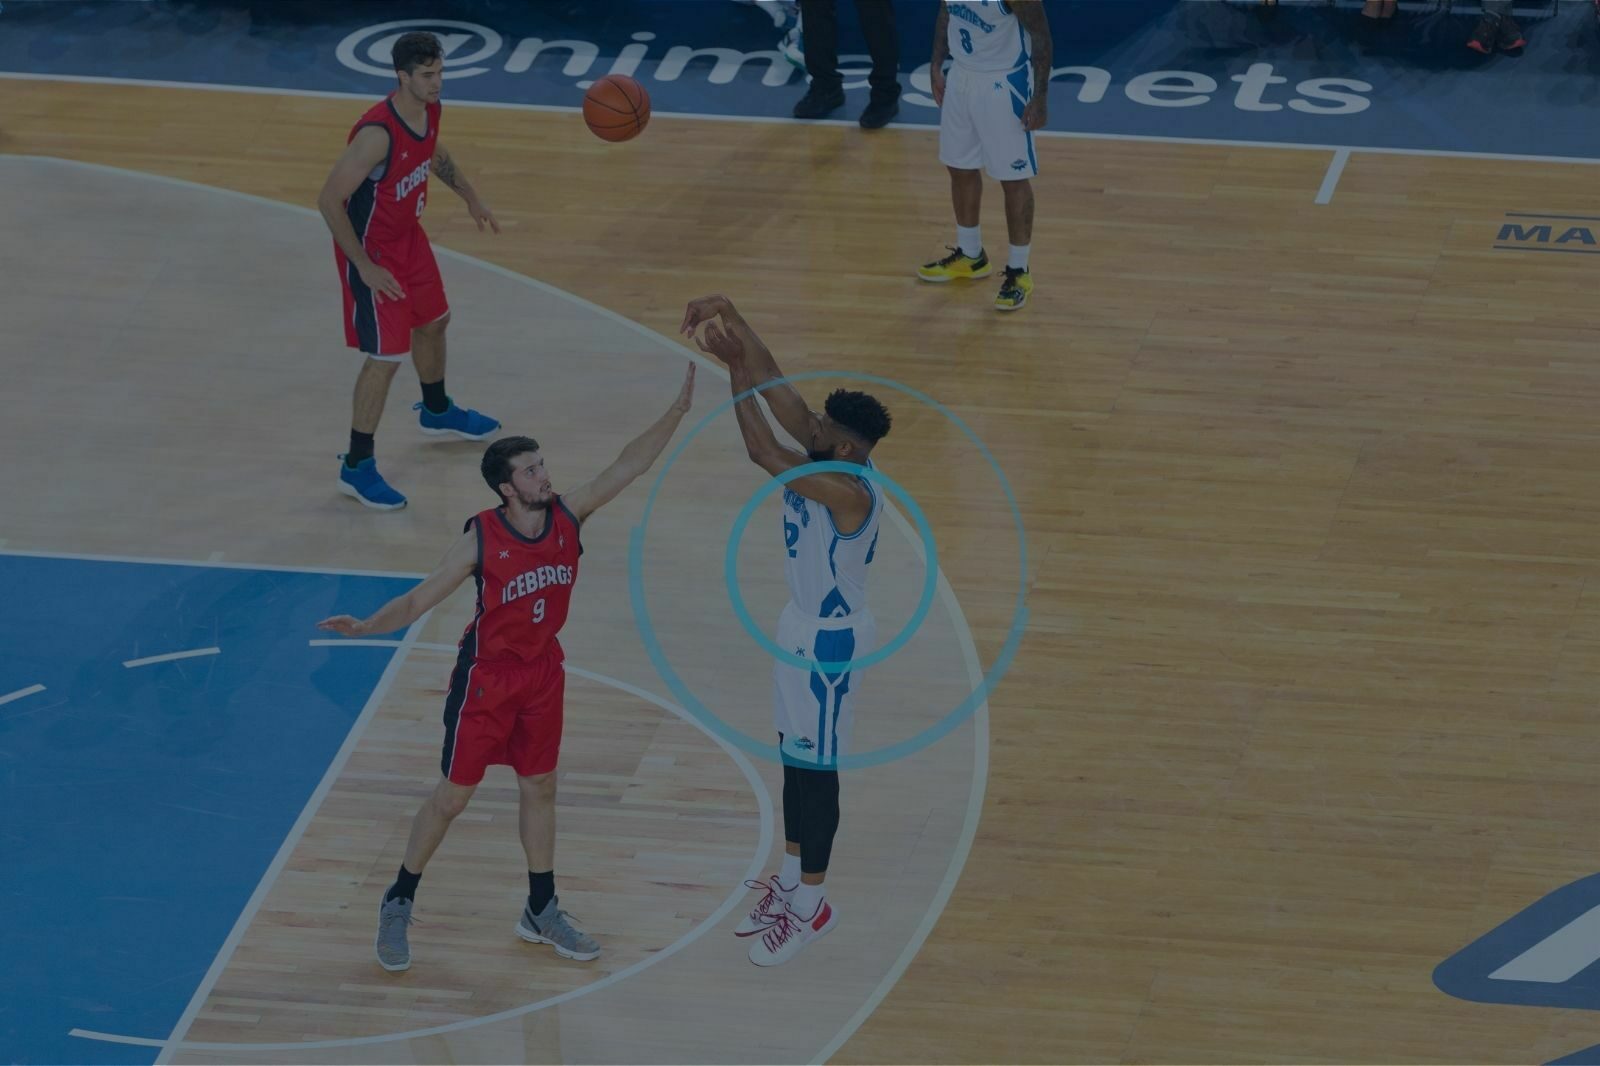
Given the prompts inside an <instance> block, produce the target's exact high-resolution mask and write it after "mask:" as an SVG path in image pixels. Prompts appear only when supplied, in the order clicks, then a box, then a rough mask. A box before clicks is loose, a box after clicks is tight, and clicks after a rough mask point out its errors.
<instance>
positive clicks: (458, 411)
mask: <svg viewBox="0 0 1600 1066" xmlns="http://www.w3.org/2000/svg"><path fill="white" fill-rule="evenodd" d="M449 325H450V312H448V311H446V312H445V313H444V314H443V315H442V316H441V317H439V318H438V319H435V320H434V321H432V322H429V323H428V324H427V325H425V326H418V327H417V328H416V329H414V330H412V331H411V363H412V365H413V366H415V367H416V368H417V380H418V381H419V382H421V383H422V402H421V403H419V404H416V405H415V410H418V411H420V412H421V415H420V420H421V423H422V432H424V433H426V434H428V435H429V436H434V437H443V436H451V437H459V438H460V439H462V440H486V439H488V438H489V437H490V436H491V435H493V434H494V432H495V431H496V430H498V429H499V428H500V423H499V422H497V421H495V420H494V419H492V418H490V417H488V416H487V415H484V414H480V413H479V412H477V411H471V410H468V409H466V408H462V407H457V406H456V405H455V404H454V403H453V402H452V401H451V399H450V397H449V395H448V394H446V392H445V391H444V367H445V339H444V338H445V330H446V329H447V328H448V327H449Z"/></svg>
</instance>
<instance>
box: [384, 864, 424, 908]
mask: <svg viewBox="0 0 1600 1066" xmlns="http://www.w3.org/2000/svg"><path fill="white" fill-rule="evenodd" d="M420 880H422V875H421V874H414V873H412V872H411V871H410V870H408V869H406V867H405V864H404V863H401V864H400V872H399V873H398V874H397V875H395V879H394V884H392V885H390V886H389V891H388V893H387V894H386V895H385V896H384V897H383V901H384V902H385V903H387V902H389V901H390V900H391V899H416V898H417V882H418V881H420Z"/></svg>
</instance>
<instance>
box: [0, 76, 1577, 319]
mask: <svg viewBox="0 0 1600 1066" xmlns="http://www.w3.org/2000/svg"><path fill="white" fill-rule="evenodd" d="M0 79H9V80H12V81H53V82H84V83H87V84H91V85H138V86H144V87H146V88H152V89H189V90H194V91H200V92H226V93H250V94H254V95H265V96H309V97H321V98H328V99H334V100H365V101H367V102H369V103H370V102H371V101H373V100H376V99H378V98H379V97H380V96H381V95H382V93H381V91H380V90H378V89H377V88H374V90H373V91H372V92H370V93H337V92H323V91H319V90H316V89H271V88H263V87H262V86H259V85H217V84H209V83H202V82H187V81H155V80H146V79H143V78H99V77H92V76H90V75H86V74H82V75H80V74H22V73H18V72H15V71H0ZM445 102H446V103H447V104H449V105H450V106H451V107H481V108H487V109H489V110H494V111H544V112H563V113H568V114H579V113H581V112H582V110H583V109H582V108H581V107H577V106H573V107H567V106H558V105H555V104H512V103H502V102H499V101H495V100H456V99H447V100H446V101H445ZM650 117H651V118H652V119H656V118H682V119H694V120H696V121H700V122H752V123H756V124H759V125H768V126H780V125H781V126H843V127H851V126H856V125H858V123H857V122H856V121H854V120H853V119H808V120H800V119H795V118H786V117H783V116H767V115H716V114H710V113H707V112H700V111H652V112H650ZM885 128H887V129H894V130H920V131H922V132H924V133H937V132H938V131H939V127H938V125H937V124H935V123H931V122H929V123H923V122H891V123H889V125H888V126H887V127H885ZM1033 135H1034V137H1036V138H1037V137H1047V138H1062V139H1066V140H1084V141H1139V142H1145V143H1149V144H1204V145H1213V146H1217V147H1222V148H1285V149H1295V150H1298V151H1308V152H1337V151H1339V150H1341V149H1343V150H1345V151H1349V152H1361V153H1364V154H1367V155H1406V156H1412V155H1415V156H1440V157H1444V158H1449V159H1495V160H1500V161H1503V162H1514V163H1577V164H1581V165H1584V166H1600V158H1590V157H1586V156H1568V155H1517V154H1514V153H1508V152H1460V151H1451V150H1448V149H1443V148H1379V147H1376V146H1373V145H1361V144H1304V143H1301V142H1299V141H1267V140H1238V139H1232V138H1226V137H1164V136H1153V135H1147V134H1140V133H1085V132H1079V131H1076V130H1035V131H1034V134H1033ZM869 136H871V135H870V134H869ZM14 158H17V159H38V158H54V157H50V156H16V157H14ZM63 162H77V161H76V160H63ZM84 165H85V166H93V165H97V164H84ZM108 169H113V170H114V169H116V168H114V167H112V168H108ZM127 173H137V172H135V171H128V172H127ZM147 176H149V177H162V176H161V175H147ZM164 180H168V181H181V179H178V178H167V179H164ZM200 188H203V189H207V190H209V191H213V192H217V191H223V192H228V193H230V194H232V195H237V196H248V195H249V194H248V193H234V192H233V190H231V189H226V190H219V189H218V187H217V186H214V185H202V186H200ZM251 199H256V197H251ZM270 202H271V203H274V204H276V205H277V206H280V207H291V206H294V205H291V204H285V203H282V202H281V201H276V200H274V201H270ZM312 213H313V214H315V212H312ZM434 251H435V252H437V251H440V249H439V248H438V246H435V247H434ZM475 262H481V261H477V260H475ZM519 276H521V275H519ZM529 280H532V279H529ZM567 295H570V294H567ZM572 299H575V300H579V302H581V303H584V304H588V301H587V300H582V299H581V298H580V297H572ZM590 306H593V305H590Z"/></svg>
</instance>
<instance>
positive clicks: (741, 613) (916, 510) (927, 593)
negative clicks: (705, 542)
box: [723, 462, 939, 674]
mask: <svg viewBox="0 0 1600 1066" xmlns="http://www.w3.org/2000/svg"><path fill="white" fill-rule="evenodd" d="M826 473H839V474H852V475H854V476H856V477H864V478H866V479H867V480H868V481H873V482H876V483H877V484H879V485H881V486H883V487H884V488H886V489H888V490H889V491H890V492H892V493H894V494H895V495H896V496H897V497H899V498H900V499H901V500H902V501H904V503H905V505H906V510H907V511H909V512H911V519H912V521H913V522H915V523H916V526H917V532H918V533H920V534H921V535H922V552H923V555H924V556H925V557H926V561H927V565H926V566H925V567H924V568H923V569H924V571H925V573H926V575H927V576H926V577H925V578H924V579H923V582H922V598H921V599H920V600H918V601H917V609H916V610H915V611H913V612H912V613H911V620H910V621H909V622H907V623H906V624H905V628H903V629H901V630H900V632H899V634H898V635H896V637H895V638H894V639H893V640H891V641H890V642H889V643H887V644H885V645H884V646H883V647H881V648H879V649H877V650H876V651H874V652H871V653H869V654H867V655H863V656H861V657H860V658H859V659H845V660H843V661H841V662H831V661H830V662H824V661H822V660H812V659H806V658H803V657H801V656H799V655H795V654H794V653H793V652H790V651H786V650H784V649H783V648H782V647H780V646H779V645H778V642H777V641H775V640H773V639H772V638H771V637H769V636H767V634H766V632H765V631H764V630H762V628H761V627H760V626H758V625H756V622H755V619H754V618H751V617H750V611H749V609H748V608H747V607H746V606H745V603H744V596H743V595H741V594H740V592H739V540H740V538H741V537H743V536H744V530H745V527H746V526H748V525H749V524H750V519H751V518H753V517H754V516H755V513H756V507H757V506H758V505H759V504H760V503H761V501H762V500H764V499H766V498H767V497H768V496H770V495H772V494H773V493H774V492H776V491H777V490H778V489H780V488H782V487H783V486H785V485H787V484H789V482H791V481H794V480H796V479H797V478H803V477H808V476H810V475H812V474H826ZM938 552H939V549H938V547H937V546H936V545H935V544H934V541H933V529H932V528H931V527H930V526H929V525H928V517H927V515H924V514H923V513H922V508H920V507H918V506H917V501H916V500H914V499H912V498H911V494H910V493H908V492H907V491H906V490H905V489H904V488H902V487H901V486H900V485H899V484H897V483H896V482H895V481H894V480H893V479H892V478H890V477H888V476H887V475H885V474H882V473H880V472H879V471H877V470H872V469H869V468H867V467H865V466H862V465H861V464H859V463H836V462H821V463H806V464H805V465H803V466H797V467H795V468H793V469H792V470H785V471H784V472H783V473H781V474H777V475H775V476H774V477H773V479H772V480H771V481H769V482H767V483H766V484H765V485H763V486H761V488H759V489H757V490H756V493H755V495H754V496H752V497H750V502H749V503H747V504H745V505H744V510H742V511H740V512H739V517H738V518H736V519H734V521H733V529H732V530H731V531H730V532H729V533H728V553H727V556H726V558H725V560H724V563H723V575H724V577H725V578H726V580H727V583H728V599H729V600H730V601H731V602H732V603H733V613H734V614H735V615H737V616H738V618H739V621H740V623H741V624H743V626H744V628H745V629H746V630H747V631H748V632H749V634H750V635H751V636H752V637H755V638H756V643H757V644H760V645H761V646H762V647H763V648H765V649H767V653H768V654H770V655H771V656H772V657H773V658H774V659H777V660H778V661H779V662H784V663H788V664H789V665H790V666H795V667H799V668H800V669H801V670H811V669H812V668H816V669H818V670H822V671H824V672H825V673H830V674H844V673H849V672H850V671H851V670H865V669H866V668H867V667H869V666H871V665H872V664H874V663H881V662H883V660H885V659H887V658H888V657H889V656H891V655H893V654H894V653H895V652H897V651H899V650H900V648H901V647H902V646H904V644H905V643H906V641H908V640H910V639H911V638H912V637H913V636H915V635H916V632H917V630H918V629H921V628H922V623H923V622H925V621H927V618H928V612H929V611H930V610H932V609H933V594H934V592H935V591H936V590H937V589H938V587H939V554H938Z"/></svg>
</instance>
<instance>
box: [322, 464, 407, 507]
mask: <svg viewBox="0 0 1600 1066" xmlns="http://www.w3.org/2000/svg"><path fill="white" fill-rule="evenodd" d="M339 491H340V492H342V493H344V494H345V495H346V496H354V497H355V498H356V499H358V500H360V501H361V502H362V503H364V504H366V505H367V506H368V507H371V508H373V509H374V510H378V511H398V510H400V508H402V507H404V506H405V505H406V498H405V497H404V496H402V495H400V494H399V493H398V492H396V491H395V490H394V489H392V488H390V487H389V483H388V482H387V481H385V480H383V475H382V474H380V473H378V460H377V459H375V458H373V457H372V456H370V455H369V456H367V457H366V458H365V459H363V460H361V461H360V462H359V463H357V464H356V465H355V466H351V465H350V464H349V463H347V462H345V461H344V456H342V455H341V456H339Z"/></svg>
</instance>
